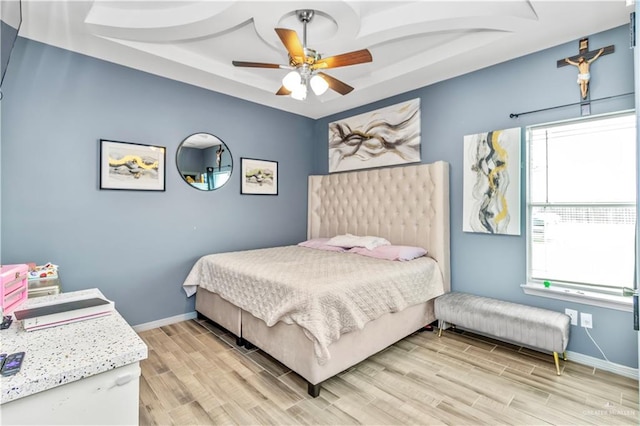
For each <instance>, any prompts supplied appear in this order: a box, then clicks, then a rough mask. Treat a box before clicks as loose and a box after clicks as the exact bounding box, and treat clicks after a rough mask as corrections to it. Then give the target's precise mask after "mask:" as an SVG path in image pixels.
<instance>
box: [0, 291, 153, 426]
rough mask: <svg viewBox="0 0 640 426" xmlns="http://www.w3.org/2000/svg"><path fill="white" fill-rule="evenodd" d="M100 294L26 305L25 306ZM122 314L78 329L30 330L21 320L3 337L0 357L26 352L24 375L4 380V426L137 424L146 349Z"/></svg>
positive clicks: (39, 300) (1, 408) (75, 325)
mask: <svg viewBox="0 0 640 426" xmlns="http://www.w3.org/2000/svg"><path fill="white" fill-rule="evenodd" d="M78 296H83V297H84V296H90V297H104V296H103V295H102V293H101V292H100V291H99V290H98V289H89V290H81V291H77V292H71V293H61V294H57V295H54V296H43V297H37V298H35V299H28V300H27V301H26V302H25V304H24V307H34V306H36V305H38V304H40V303H48V302H50V301H61V302H63V301H64V300H65V299H70V298H76V297H78ZM117 308H118V307H117V305H116V310H115V311H113V312H112V313H111V314H110V315H107V316H104V317H100V318H94V319H89V320H86V321H80V322H76V323H71V324H66V325H60V326H57V327H51V328H45V329H41V330H36V331H25V330H24V328H23V327H22V324H21V323H20V321H17V320H14V321H13V324H12V325H11V327H10V328H9V329H7V330H2V332H1V334H0V352H2V353H14V352H20V351H24V352H25V357H24V361H23V363H22V368H21V369H20V371H19V372H18V373H17V374H16V375H14V376H9V377H0V383H1V386H0V391H1V393H0V398H1V399H0V403H1V405H0V424H2V425H3V426H4V425H19V424H39V425H44V424H46V425H106V424H108V425H121V424H122V425H124V424H126V425H135V424H138V415H139V414H138V413H139V411H138V400H139V398H138V396H139V395H138V394H139V389H140V361H141V360H143V359H145V358H147V346H146V345H145V343H144V342H143V341H142V339H140V337H139V336H138V335H137V334H136V332H135V331H134V330H133V329H132V328H131V327H130V326H129V324H127V322H126V321H125V320H124V318H122V316H121V315H120V314H119V313H118V312H117Z"/></svg>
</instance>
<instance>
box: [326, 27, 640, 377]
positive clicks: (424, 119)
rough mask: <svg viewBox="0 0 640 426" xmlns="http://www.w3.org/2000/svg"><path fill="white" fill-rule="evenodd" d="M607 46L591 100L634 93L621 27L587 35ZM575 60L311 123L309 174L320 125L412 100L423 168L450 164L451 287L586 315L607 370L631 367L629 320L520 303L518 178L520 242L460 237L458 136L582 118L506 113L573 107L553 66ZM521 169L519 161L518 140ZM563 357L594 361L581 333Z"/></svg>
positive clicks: (546, 60) (566, 76) (514, 66)
mask: <svg viewBox="0 0 640 426" xmlns="http://www.w3.org/2000/svg"><path fill="white" fill-rule="evenodd" d="M609 45H615V53H614V54H612V55H606V56H602V57H601V58H599V59H598V60H597V61H596V62H594V63H593V64H592V66H591V71H592V79H591V83H590V96H591V99H593V100H595V99H598V98H604V97H609V96H614V95H619V94H622V93H633V91H634V66H633V51H632V50H631V49H629V28H628V27H627V26H623V27H619V28H616V29H613V30H610V31H606V32H603V33H600V34H595V35H591V36H589V46H590V47H591V49H595V48H599V47H604V46H609ZM577 53H578V41H577V40H576V41H575V42H571V43H567V44H564V45H560V46H557V47H554V48H551V49H548V50H544V51H541V52H537V53H535V54H532V55H527V56H525V57H522V58H518V59H515V60H512V61H509V62H505V63H502V64H499V65H496V66H493V67H489V68H485V69H482V70H479V71H476V72H473V73H470V74H466V75H463V76H460V77H457V78H453V79H450V80H447V81H444V82H441V83H437V84H434V85H431V86H427V87H424V88H421V89H418V90H414V91H411V92H408V93H405V94H402V95H399V96H395V97H392V98H389V99H385V100H383V101H380V102H376V103H374V104H371V105H366V106H362V107H359V108H357V109H353V110H350V111H347V112H345V113H341V114H336V115H333V116H330V117H326V118H324V119H321V120H317V121H316V123H315V131H314V135H315V136H314V137H315V143H314V147H315V148H314V159H315V160H314V170H313V173H314V174H323V173H327V171H328V162H327V152H328V151H327V150H328V124H329V123H330V122H332V121H335V120H339V119H342V118H345V117H349V116H352V115H355V114H360V113H363V112H366V111H371V110H374V109H377V108H382V107H385V106H389V105H393V104H396V103H399V102H402V101H406V100H409V99H415V98H420V107H421V124H422V135H421V136H422V137H421V139H422V162H425V163H429V162H432V161H436V160H445V161H447V162H449V163H450V165H451V172H450V173H451V175H450V179H451V186H450V188H451V191H450V194H451V268H452V271H451V275H452V288H453V290H456V291H464V292H469V293H474V294H479V295H483V296H489V297H497V298H500V299H504V300H509V301H514V302H520V303H525V304H527V305H532V306H540V307H545V308H549V309H553V310H557V311H560V312H564V309H565V308H571V309H576V310H578V311H580V312H589V313H592V314H593V323H594V327H593V329H592V330H591V331H590V332H591V335H592V336H593V337H594V339H595V340H596V342H598V344H599V345H600V346H601V347H602V349H603V350H604V352H605V354H606V355H607V358H609V360H611V361H612V362H615V363H618V364H622V365H626V366H631V367H634V368H635V367H637V365H638V355H637V354H638V346H637V337H636V333H635V332H634V331H633V322H632V316H631V314H630V313H628V312H621V311H615V310H610V309H602V308H597V307H593V306H586V305H578V304H574V303H569V302H563V301H558V300H552V299H547V298H541V297H535V296H528V295H525V294H524V293H523V291H522V289H521V288H520V285H521V284H523V283H524V282H525V281H526V237H525V195H524V194H525V181H524V178H525V175H524V173H523V175H522V191H521V194H522V203H521V204H522V220H521V223H522V235H521V236H498V235H488V234H475V233H467V232H462V162H463V150H462V148H463V138H464V135H468V134H475V133H480V132H486V131H490V130H494V129H507V128H512V127H526V126H528V125H532V124H538V123H546V122H550V121H557V120H563V119H569V118H577V117H580V107H579V106H573V107H567V108H559V109H554V110H550V111H546V112H540V113H536V114H528V115H522V116H520V118H518V119H513V118H510V117H509V114H511V113H520V112H526V111H531V110H539V109H544V108H548V107H552V106H558V105H566V104H570V103H575V102H579V101H580V94H579V93H580V92H579V86H578V85H577V84H576V76H577V69H576V68H575V67H572V66H566V67H562V68H557V67H556V61H557V60H558V59H562V58H566V57H569V56H573V55H575V54H577ZM632 108H634V97H633V96H632V95H631V96H626V97H620V98H617V99H613V100H608V101H601V102H593V103H592V105H591V112H592V115H593V114H599V113H604V112H610V111H618V110H621V109H632ZM522 154H523V155H522V160H523V164H524V160H525V145H524V141H523V149H522ZM571 333H572V335H571V339H570V343H569V347H568V350H569V351H572V352H578V353H581V354H585V355H588V356H592V357H595V358H602V356H601V355H600V352H599V351H598V349H597V348H596V347H595V345H594V344H593V342H592V341H591V340H590V339H589V337H588V336H587V334H586V333H585V331H584V329H582V328H579V327H572V329H571Z"/></svg>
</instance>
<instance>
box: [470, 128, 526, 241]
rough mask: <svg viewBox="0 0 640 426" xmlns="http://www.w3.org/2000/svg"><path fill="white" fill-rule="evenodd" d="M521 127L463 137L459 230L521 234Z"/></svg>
mask: <svg viewBox="0 0 640 426" xmlns="http://www.w3.org/2000/svg"><path fill="white" fill-rule="evenodd" d="M520 144H521V132H520V128H519V127H517V128H513V129H506V130H492V131H490V132H484V133H478V134H475V135H467V136H465V137H464V164H463V167H464V173H463V186H464V188H463V200H462V215H463V221H462V230H463V231H464V232H480V233H485V234H504V235H520Z"/></svg>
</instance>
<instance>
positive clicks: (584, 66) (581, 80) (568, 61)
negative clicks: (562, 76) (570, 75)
mask: <svg viewBox="0 0 640 426" xmlns="http://www.w3.org/2000/svg"><path fill="white" fill-rule="evenodd" d="M614 51H615V49H614V46H613V45H611V46H607V47H603V48H601V49H598V50H592V51H589V39H588V38H583V39H581V40H580V42H579V46H578V54H577V55H574V56H571V57H569V58H563V59H559V60H558V62H557V66H558V68H560V67H563V66H565V65H573V66H576V67H577V68H578V80H577V83H578V84H579V85H580V95H581V98H580V99H581V101H587V100H588V96H589V80H590V79H591V72H590V70H589V66H590V65H591V63H592V62H593V61H595V60H596V59H598V58H599V57H600V56H602V55H608V54H610V53H613V52H614ZM583 111H584V108H583ZM583 115H584V114H583Z"/></svg>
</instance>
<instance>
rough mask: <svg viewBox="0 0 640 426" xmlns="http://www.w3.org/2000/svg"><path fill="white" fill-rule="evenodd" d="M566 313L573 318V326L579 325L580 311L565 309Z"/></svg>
mask: <svg viewBox="0 0 640 426" xmlns="http://www.w3.org/2000/svg"><path fill="white" fill-rule="evenodd" d="M564 313H565V314H567V315H569V316H570V317H571V325H578V311H576V310H575V309H569V308H565V310H564Z"/></svg>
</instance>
